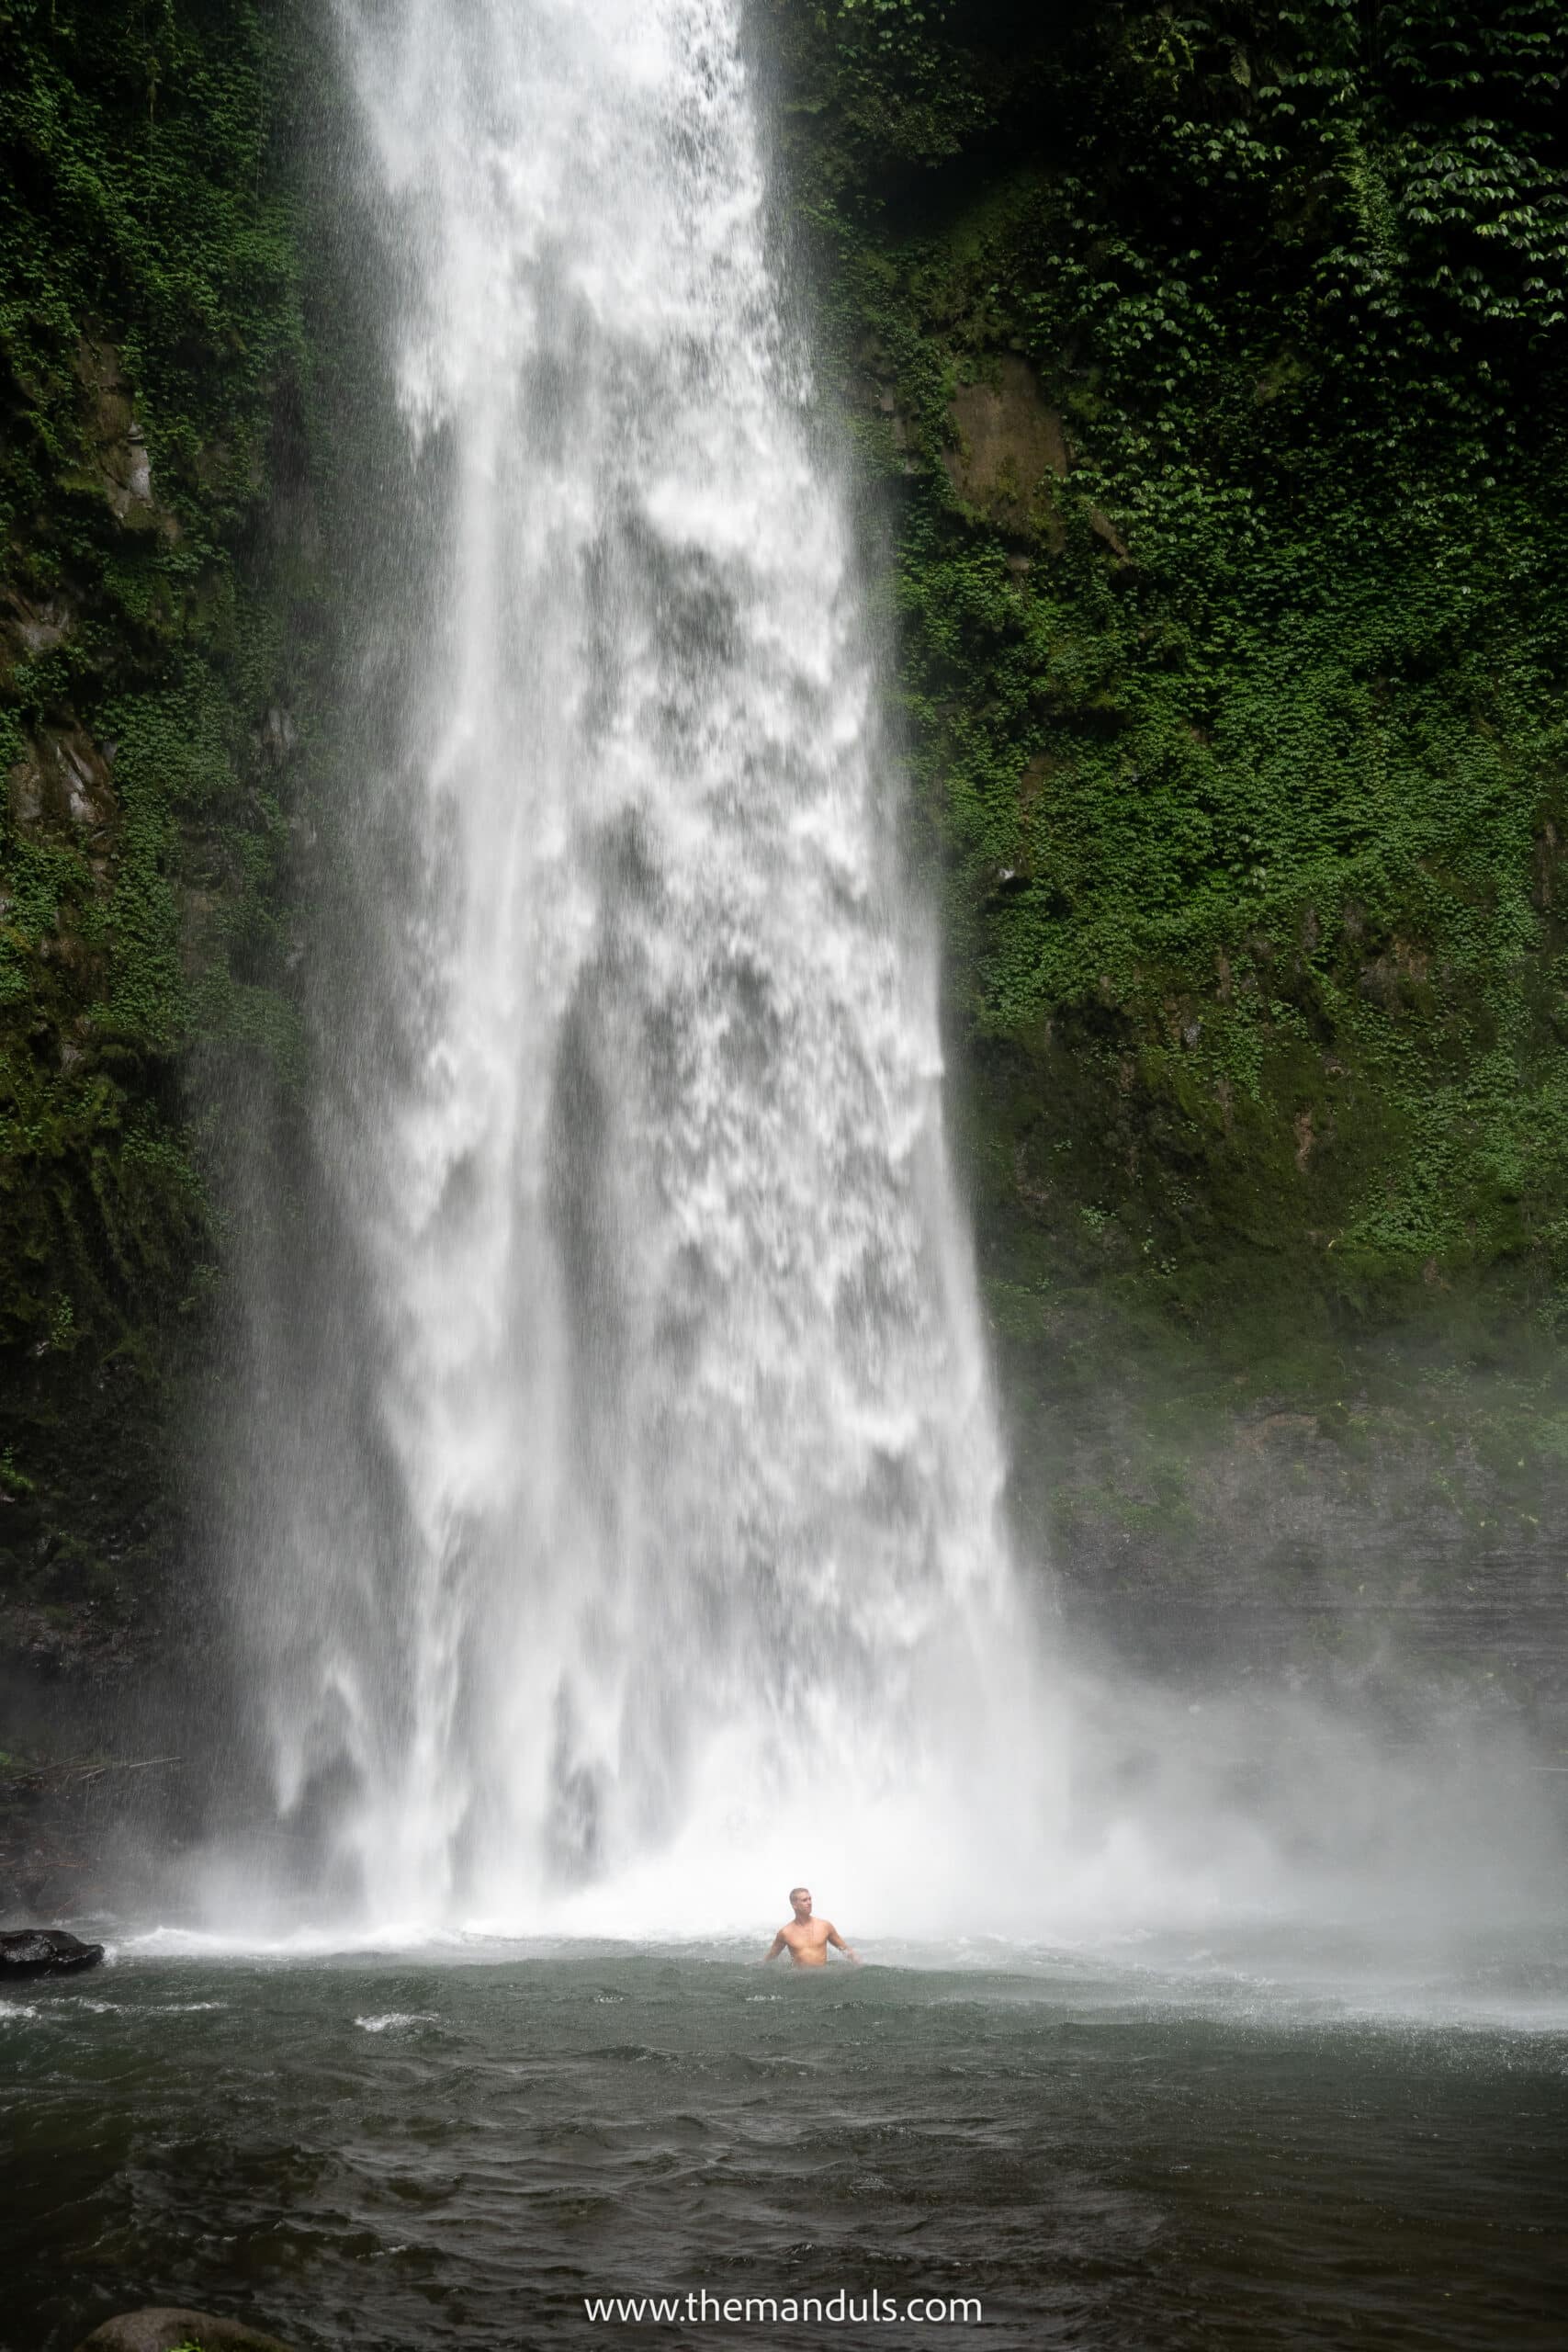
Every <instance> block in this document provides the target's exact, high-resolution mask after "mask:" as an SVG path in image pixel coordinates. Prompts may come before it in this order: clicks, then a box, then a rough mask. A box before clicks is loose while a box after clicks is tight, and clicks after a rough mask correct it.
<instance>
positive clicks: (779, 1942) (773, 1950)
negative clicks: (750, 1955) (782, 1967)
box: [762, 1928, 788, 1968]
mask: <svg viewBox="0 0 1568 2352" xmlns="http://www.w3.org/2000/svg"><path fill="white" fill-rule="evenodd" d="M787 1949H788V1947H787V1945H786V1944H785V1942H784V1929H783V1928H780V1929H779V1931H778V1934H777V1935H776V1936H775V1937H774V1938H773V1942H772V1943H771V1944H770V1945H769V1947H768V1949H767V1951H765V1952H764V1953H763V1954H762V1965H763V1967H764V1968H765V1967H766V1966H767V1964H768V1962H769V1961H770V1960H777V1958H778V1956H779V1954H780V1952H781V1951H787Z"/></svg>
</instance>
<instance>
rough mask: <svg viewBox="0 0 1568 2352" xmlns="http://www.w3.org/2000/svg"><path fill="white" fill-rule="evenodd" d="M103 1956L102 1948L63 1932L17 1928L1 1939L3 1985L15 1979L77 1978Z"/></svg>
mask: <svg viewBox="0 0 1568 2352" xmlns="http://www.w3.org/2000/svg"><path fill="white" fill-rule="evenodd" d="M103 1956H104V1948H103V1946H102V1944H85V1943H84V1942H83V1941H82V1939H81V1938H80V1937H79V1936H72V1935H67V1933H66V1931H65V1929H64V1928H11V1929H9V1930H8V1931H7V1932H6V1934H4V1935H0V1985H4V1984H5V1983H6V1980H7V1978H9V1977H14V1976H73V1975H74V1974H75V1973H76V1972H77V1971H78V1970H79V1969H83V1968H96V1966H97V1964H98V1962H99V1961H100V1960H102V1958H103Z"/></svg>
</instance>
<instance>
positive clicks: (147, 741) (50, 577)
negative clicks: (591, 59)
mask: <svg viewBox="0 0 1568 2352" xmlns="http://www.w3.org/2000/svg"><path fill="white" fill-rule="evenodd" d="M304 39H305V36H304V34H303V32H302V30H301V23H300V20H299V19H298V18H297V17H296V14H295V11H294V10H293V8H292V7H290V6H277V5H275V0H0V54H3V55H4V59H5V66H4V72H3V74H0V403H3V410H4V428H3V447H0V502H3V506H4V517H3V522H0V779H3V782H4V787H5V789H4V795H3V797H0V1647H3V1648H4V1649H5V1650H8V1651H10V1652H13V1653H15V1652H16V1651H18V1650H19V1651H21V1652H22V1653H24V1654H25V1655H26V1656H27V1657H28V1658H30V1659H32V1660H33V1661H35V1662H37V1661H39V1660H40V1659H41V1660H42V1661H43V1662H44V1663H46V1664H47V1662H48V1661H49V1659H50V1658H51V1657H53V1656H56V1655H58V1656H59V1657H63V1658H66V1659H71V1658H73V1657H75V1658H78V1659H81V1658H86V1659H96V1660H97V1661H99V1662H100V1663H101V1662H102V1661H103V1660H104V1659H105V1658H106V1657H112V1655H113V1653H114V1651H115V1650H116V1649H117V1648H118V1647H124V1646H126V1644H127V1633H128V1629H129V1628H130V1626H132V1624H133V1623H134V1621H135V1619H136V1617H137V1614H138V1612H139V1611H144V1610H145V1607H146V1605H147V1602H148V1599H149V1596H150V1595H151V1594H152V1592H153V1591H155V1589H156V1588H157V1584H158V1572H159V1570H160V1568H161V1567H164V1566H166V1565H167V1564H168V1562H169V1561H170V1559H171V1558H172V1557H174V1556H175V1552H176V1550H177V1543H178V1527H179V1511H180V1496H181V1493H182V1480H181V1478H180V1476H179V1475H178V1473H179V1466H180V1465H179V1463H178V1450H179V1446H180V1442H181V1434H182V1430H183V1429H184V1428H186V1427H187V1426H188V1416H189V1409H190V1407H191V1405H192V1402H193V1400H194V1398H195V1397H196V1395H197V1391H198V1389H199V1385H200V1382H201V1380H202V1378H203V1376H204V1368H205V1351H206V1348H207V1344H208V1340H209V1330H210V1326H211V1316H210V1311H209V1303H210V1299H211V1296H212V1294H213V1291H214V1287H215V1285H216V1283H217V1281H218V1269H219V1267H220V1262H221V1258H222V1236H221V1233H220V1230H219V1229H218V1224H219V1220H218V1219H217V1216H216V1213H215V1210H214V1207H213V1200H212V1194H211V1188H210V1186H209V1182H208V1166H209V1158H210V1154H209V1149H208V1145H209V1143H210V1142H211V1141H212V1140H213V1138H212V1137H211V1136H205V1137H204V1135H203V1131H202V1122H203V1119H204V1118H205V1119H206V1120H207V1121H208V1122H209V1124H210V1123H211V1122H213V1121H215V1120H216V1119H217V1118H218V1117H219V1116H220V1113H219V1110H218V1107H217V1106H218V1105H219V1104H220V1103H221V1102H223V1101H224V1100H225V1099H226V1097H227V1096H228V1095H230V1094H231V1091H232V1090H231V1087H230V1086H229V1083H228V1081H229V1080H230V1079H231V1077H232V1075H233V1074H234V1072H235V1071H236V1070H237V1069H240V1068H241V1067H242V1066H243V1064H244V1063H245V1061H246V1060H247V1059H255V1058H257V1057H260V1058H263V1059H265V1060H268V1061H271V1062H273V1063H276V1062H277V1061H279V1060H285V1061H286V1060H287V1058H288V1056H289V1054H290V1053H291V1051H292V1041H291V1033H292V1023H291V1017H290V1014H289V1012H288V1004H287V1001H286V996H285V993H284V991H283V989H282V987H281V985H280V983H281V981H282V979H283V976H284V974H285V973H286V969H287V966H288V943H287V941H286V939H285V938H284V937H283V935H282V932H283V924H284V916H283V914H282V912H281V911H280V908H281V900H280V898H279V894H278V891H277V888H276V876H277V873H278V869H279V865H280V860H281V856H282V852H283V848H284V845H285V841H286V825H285V820H284V816H283V813H282V807H281V804H280V798H279V787H280V780H281V779H282V778H283V777H284V775H286V772H287V770H288V764H289V759H290V754H291V750H292V743H291V732H292V730H291V723H290V721H289V720H288V718H287V716H286V714H285V709H284V707H283V706H282V705H281V704H280V702H279V700H278V687H277V680H278V675H279V672H280V666H281V663H282V661H283V657H284V644H285V639H286V637H287V636H288V635H289V634H290V632H293V633H295V634H297V633H298V630H299V626H300V611H299V607H298V605H296V606H295V608H294V609H292V610H290V607H289V594H290V579H291V574H292V573H295V572H298V573H299V579H300V581H301V582H303V581H304V580H305V578H306V575H307V574H308V569H309V565H308V557H309V549H308V548H300V547H299V545H298V540H299V534H300V530H301V528H302V521H301V517H302V514H303V510H302V508H301V507H300V505H299V500H298V495H297V492H298V484H299V474H300V451H299V424H298V419H299V386H300V382H301V379H302V371H303V360H304V354H303V348H302V338H301V328H300V306H299V295H298V285H297V277H298V269H297V245H296V221H295V217H294V203H293V199H292V198H291V197H290V196H289V195H288V191H287V187H286V183H285V179H284V176H283V175H282V173H281V171H280V167H279V158H280V155H281V153H283V152H284V150H285V148H286V146H287V135H286V134H287V130H288V125H287V122H286V120H285V119H284V107H285V105H286V102H287V99H288V94H289V93H290V92H291V91H292V90H293V89H294V88H296V87H297V86H298V84H299V75H300V67H301V57H300V49H301V45H302V42H303V40H304ZM193 1079H194V1080H196V1081H197V1082H196V1083H195V1084H194V1085H193ZM0 1744H3V1743H0Z"/></svg>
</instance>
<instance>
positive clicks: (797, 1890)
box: [789, 1886, 811, 1919]
mask: <svg viewBox="0 0 1568 2352" xmlns="http://www.w3.org/2000/svg"><path fill="white" fill-rule="evenodd" d="M789 1907H790V1909H791V1910H792V1911H793V1912H794V1913H795V1917H796V1918H797V1919H809V1918H810V1917H811V1889H810V1888H809V1887H808V1886H792V1887H791V1888H790V1891H789Z"/></svg>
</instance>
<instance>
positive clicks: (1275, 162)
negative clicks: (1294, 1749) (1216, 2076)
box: [758, 0, 1568, 1707]
mask: <svg viewBox="0 0 1568 2352" xmlns="http://www.w3.org/2000/svg"><path fill="white" fill-rule="evenodd" d="M1375 17H1376V22H1375V26H1374V24H1373V21H1372V16H1371V15H1370V14H1368V13H1367V12H1359V13H1358V12H1347V11H1345V10H1343V9H1340V8H1337V7H1333V6H1326V5H1324V6H1307V7H1306V8H1304V9H1299V10H1295V11H1292V12H1291V13H1290V14H1289V16H1288V17H1286V16H1283V15H1281V14H1280V12H1279V11H1278V10H1275V9H1271V8H1263V7H1259V6H1227V7H1224V8H1218V9H1208V10H1203V9H1199V10H1196V11H1190V12H1188V14H1186V15H1185V16H1180V17H1179V18H1178V17H1176V16H1173V15H1172V14H1171V13H1170V12H1169V11H1167V10H1158V9H1153V8H1142V7H1137V6H1117V7H1093V8H1090V7H1066V8H1052V9H1041V8H1037V7H1031V6H1020V5H1015V0H980V4H979V5H975V6H962V7H961V6H948V7H942V6H935V7H932V6H924V7H915V6H908V7H905V6H896V5H894V6H884V7H879V8H876V9H874V10H873V9H869V8H851V7H848V6H841V7H838V8H830V9H829V10H828V11H827V12H826V16H825V17H824V15H823V13H822V12H819V11H818V10H816V9H810V8H807V7H806V6H802V5H798V0H764V4H763V5H762V6H761V7H760V9H759V12H758V19H759V25H760V27H761V28H765V31H766V34H767V38H768V40H770V41H771V42H772V43H773V48H774V53H775V55H776V57H777V58H778V60H779V74H780V83H781V96H782V97H783V99H784V112H783V114H782V118H781V120H782V131H781V143H782V150H783V155H784V177H785V180H786V182H787V184H788V186H789V187H790V189H791V191H792V195H793V198H794V201H795V206H796V208H797V209H796V211H795V227H796V232H797V233H798V234H800V235H802V236H803V237H804V238H805V239H806V240H807V243H808V244H809V246H810V249H811V250H812V252H813V254H815V257H816V261H817V265H818V286H819V288H820V299H821V309H822V317H823V321H824V332H825V334H827V335H828V336H829V337H830V338H831V340H832V342H833V344H834V345H835V347H836V350H837V354H838V360H839V368H840V385H841V389H842V393H843V397H844V399H845V401H846V402H847V403H848V405H849V406H850V408H851V411H852V413H853V414H854V416H855V417H856V418H857V420H858V429H859V434H860V438H861V443H862V447H863V451H864V453H865V458H866V462H867V466H868V469H870V470H871V472H872V473H873V474H874V475H875V476H876V477H877V478H878V480H879V481H880V482H881V483H882V485H883V487H884V492H885V496H886V501H887V504H888V507H889V509H890V511H891V514H892V516H893V526H892V527H893V531H894V547H893V550H892V560H891V566H890V572H891V578H890V587H889V593H890V598H891V600H892V601H893V603H894V605H896V609H897V627H898V630H899V636H900V644H901V670H902V676H903V681H904V684H905V689H906V695H907V701H906V716H907V726H908V743H909V748H910V752H911V757H912V762H913V765H914V768H915V772H916V775H917V777H918V779H919V790H920V796H921V808H922V810H923V813H924V818H925V821H926V824H927V827H928V829H929V831H928V841H929V850H930V855H931V860H932V862H933V864H936V865H940V866H941V869H942V874H943V876H944V877H945V885H946V889H947V906H948V922H947V938H948V944H949V952H950V957H951V962H950V996H951V1008H950V1017H951V1020H952V1023H953V1031H954V1033H955V1035H956V1036H958V1037H959V1038H961V1039H962V1040H963V1051H962V1055H961V1060H962V1064H963V1066H964V1069H966V1070H967V1072H968V1077H969V1089H968V1092H969V1103H968V1110H969V1144H970V1152H969V1165H970V1169H971V1171H972V1176H973V1182H974V1185H975V1191H976V1205H977V1218H978V1224H979V1234H980V1248H981V1256H982V1265H983V1271H984V1272H985V1275H986V1277H987V1299H988V1305H989V1310H990V1316H991V1321H992V1326H993V1329H994V1332H995V1335H996V1339H997V1342H998V1347H999V1349H1000V1351H1001V1360H1002V1363H1003V1367H1004V1385H1005V1389H1006V1393H1007V1396H1008V1398H1009V1402H1010V1409H1011V1415H1012V1428H1013V1453H1014V1464H1015V1471H1014V1475H1015V1490H1016V1499H1017V1503H1018V1508H1019V1512H1020V1518H1021V1524H1022V1525H1023V1526H1024V1528H1025V1529H1026V1530H1029V1531H1032V1532H1035V1533H1037V1534H1048V1535H1049V1537H1050V1538H1051V1542H1052V1549H1053V1551H1054V1555H1055V1560H1056V1563H1057V1565H1058V1567H1059V1568H1060V1571H1061V1573H1062V1575H1063V1577H1064V1578H1065V1579H1066V1584H1067V1588H1068V1590H1069V1593H1070V1594H1071V1595H1073V1596H1074V1597H1075V1605H1076V1604H1077V1603H1081V1605H1082V1610H1083V1613H1084V1616H1085V1620H1086V1623H1092V1624H1093V1625H1095V1626H1104V1625H1106V1624H1108V1623H1111V1621H1114V1622H1115V1623H1118V1624H1119V1625H1120V1627H1121V1628H1122V1633H1123V1634H1125V1635H1126V1637H1127V1638H1129V1639H1131V1640H1133V1641H1134V1645H1136V1646H1139V1647H1141V1648H1142V1649H1144V1650H1145V1653H1150V1652H1153V1651H1158V1652H1160V1653H1161V1654H1163V1655H1165V1656H1167V1657H1179V1658H1185V1657H1191V1656H1193V1655H1194V1654H1196V1655H1198V1656H1201V1657H1224V1656H1225V1655H1226V1654H1227V1645H1235V1644H1239V1645H1240V1647H1241V1649H1242V1650H1243V1651H1244V1652H1245V1653H1247V1655H1249V1656H1259V1657H1266V1658H1267V1659H1268V1660H1269V1663H1270V1669H1271V1670H1278V1669H1279V1668H1280V1664H1281V1661H1285V1660H1289V1661H1293V1663H1294V1665H1295V1667H1296V1668H1298V1669H1299V1670H1301V1671H1303V1672H1308V1673H1311V1674H1314V1675H1316V1674H1319V1673H1327V1674H1330V1675H1332V1676H1335V1677H1341V1678H1342V1677H1346V1676H1348V1677H1349V1678H1350V1679H1364V1678H1366V1677H1368V1676H1371V1679H1374V1680H1377V1679H1379V1678H1380V1677H1381V1678H1382V1679H1385V1680H1388V1679H1392V1681H1393V1683H1395V1684H1407V1683H1414V1684H1419V1685H1421V1686H1423V1687H1424V1686H1425V1685H1426V1684H1427V1682H1428V1681H1430V1680H1431V1679H1433V1678H1435V1679H1437V1680H1438V1682H1447V1683H1449V1684H1450V1685H1451V1683H1452V1682H1453V1680H1454V1679H1459V1680H1461V1681H1463V1680H1466V1679H1473V1680H1474V1681H1475V1682H1476V1683H1477V1684H1479V1685H1481V1686H1483V1687H1484V1688H1485V1689H1486V1690H1487V1691H1489V1692H1496V1691H1503V1690H1504V1689H1506V1690H1507V1691H1510V1692H1511V1693H1512V1694H1513V1697H1514V1698H1515V1699H1516V1700H1517V1703H1519V1704H1520V1705H1523V1706H1526V1707H1529V1706H1530V1705H1533V1704H1534V1703H1536V1702H1537V1701H1538V1700H1539V1699H1540V1696H1541V1695H1542V1694H1543V1693H1544V1691H1546V1690H1547V1689H1548V1688H1549V1687H1550V1688H1556V1689H1557V1690H1558V1691H1561V1683H1562V1660H1561V1645H1562V1636H1561V1624H1562V1614H1561V1612H1562V1580H1561V1576H1560V1573H1559V1571H1558V1569H1557V1566H1555V1562H1556V1560H1557V1557H1558V1554H1557V1552H1556V1550H1555V1549H1554V1546H1555V1544H1556V1542H1557V1540H1558V1539H1557V1535H1556V1531H1557V1530H1558V1529H1559V1528H1560V1526H1561V1523H1562V1510H1563V1505H1564V1502H1565V1501H1568V1476H1565V1473H1568V1389H1565V1387H1564V1383H1563V1379H1562V1329H1563V1321H1564V1315H1565V1313H1568V1291H1565V1289H1564V1277H1565V1275H1568V1257H1565V1255H1564V1236H1565V1234H1568V1226H1565V1224H1564V1205H1565V1202H1568V1094H1565V1093H1564V1091H1563V1083H1562V1039H1563V1035H1564V1030H1563V1022H1564V1001H1565V1000H1564V996H1563V977H1564V972H1565V969H1568V966H1565V963H1564V948H1565V945H1568V940H1565V935H1564V932H1563V928H1562V898H1563V869H1562V852H1563V843H1564V840H1565V837H1568V827H1565V821H1564V819H1565V808H1564V770H1563V738H1562V684H1563V647H1564V638H1563V633H1562V578H1563V576H1564V556H1565V554H1568V547H1565V544H1564V525H1563V517H1564V515H1565V514H1568V500H1565V497H1564V489H1565V475H1568V443H1565V438H1564V419H1565V414H1568V410H1565V403H1564V392H1565V389H1568V371H1565V367H1564V359H1565V356H1568V346H1565V334H1568V329H1565V326H1564V313H1565V311H1568V300H1565V297H1568V214H1565V210H1564V199H1563V194H1562V188H1563V180H1562V172H1563V166H1564V163H1565V160H1568V156H1565V150H1564V140H1563V130H1562V123H1563V116H1562V108H1561V81H1562V74H1563V71H1564V67H1565V64H1568V11H1564V9H1563V8H1562V6H1560V5H1557V0H1542V4H1541V5H1533V4H1531V5H1519V6H1509V7H1507V8H1504V9H1496V10H1483V11H1482V10H1450V9H1444V8H1426V7H1419V6H1410V7H1396V8H1391V9H1382V10H1379V11H1377V12H1375ZM1553 1703H1555V1702H1553Z"/></svg>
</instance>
